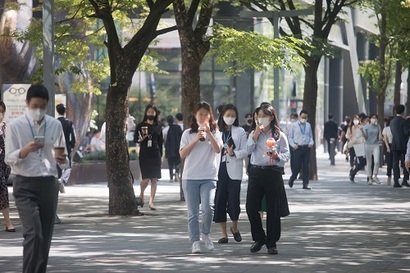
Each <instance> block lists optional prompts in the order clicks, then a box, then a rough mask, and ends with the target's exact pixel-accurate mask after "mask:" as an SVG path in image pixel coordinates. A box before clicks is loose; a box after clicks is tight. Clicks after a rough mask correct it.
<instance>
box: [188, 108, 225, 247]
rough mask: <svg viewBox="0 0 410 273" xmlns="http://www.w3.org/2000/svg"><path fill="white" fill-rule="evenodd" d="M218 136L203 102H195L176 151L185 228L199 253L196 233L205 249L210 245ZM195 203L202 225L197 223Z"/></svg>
mask: <svg viewBox="0 0 410 273" xmlns="http://www.w3.org/2000/svg"><path fill="white" fill-rule="evenodd" d="M221 149H222V139H221V134H220V132H219V130H218V129H217V126H216V123H215V119H214V117H213V114H212V107H211V106H210V105H209V104H208V103H207V102H200V103H198V104H197V105H196V106H195V108H194V111H193V116H192V119H191V121H190V124H189V128H188V129H187V130H185V131H184V132H183V134H182V137H181V144H180V155H181V158H185V163H184V171H183V172H182V188H183V190H184V195H185V200H186V205H187V209H188V232H189V240H190V242H191V243H192V253H200V252H201V246H200V243H199V239H200V233H201V237H202V240H203V241H204V243H205V247H206V249H207V250H208V251H212V250H213V249H214V245H213V243H212V240H211V237H210V233H211V223H212V217H213V209H212V205H213V197H214V196H215V195H214V193H215V181H216V180H217V179H218V167H219V162H220V155H219V154H220V152H221ZM199 205H201V210H202V225H201V230H200V227H199Z"/></svg>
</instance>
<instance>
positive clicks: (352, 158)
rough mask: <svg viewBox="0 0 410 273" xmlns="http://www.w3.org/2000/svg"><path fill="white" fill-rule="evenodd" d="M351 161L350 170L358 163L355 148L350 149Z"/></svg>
mask: <svg viewBox="0 0 410 273" xmlns="http://www.w3.org/2000/svg"><path fill="white" fill-rule="evenodd" d="M349 159H350V168H353V167H354V166H355V165H356V163H357V161H358V160H357V158H356V152H355V151H354V148H353V147H352V148H349Z"/></svg>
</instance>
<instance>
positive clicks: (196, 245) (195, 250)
mask: <svg viewBox="0 0 410 273" xmlns="http://www.w3.org/2000/svg"><path fill="white" fill-rule="evenodd" d="M192 253H193V254H197V253H201V245H200V244H199V241H196V242H194V243H193V244H192Z"/></svg>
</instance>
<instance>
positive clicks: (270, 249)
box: [268, 246, 278, 255]
mask: <svg viewBox="0 0 410 273" xmlns="http://www.w3.org/2000/svg"><path fill="white" fill-rule="evenodd" d="M268 254H271V255H278V249H277V248H276V247H274V246H273V247H268Z"/></svg>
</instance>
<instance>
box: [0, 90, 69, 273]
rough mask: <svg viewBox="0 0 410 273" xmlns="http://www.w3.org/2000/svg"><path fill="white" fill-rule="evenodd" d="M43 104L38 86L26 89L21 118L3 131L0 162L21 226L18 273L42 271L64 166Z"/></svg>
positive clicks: (60, 139)
mask: <svg viewBox="0 0 410 273" xmlns="http://www.w3.org/2000/svg"><path fill="white" fill-rule="evenodd" d="M48 100H49V96H48V91H47V89H46V88H45V87H44V86H41V85H32V86H31V87H30V88H29V89H28V90H27V96H26V105H27V112H26V114H25V115H23V116H21V117H19V118H15V119H13V120H12V121H11V122H10V123H9V126H8V128H7V131H6V156H5V162H6V163H7V165H9V166H10V167H11V173H12V174H15V175H16V178H15V179H14V183H13V195H14V200H15V204H16V207H17V210H18V213H19V216H20V220H21V224H22V226H23V237H24V242H23V273H44V272H46V269H47V261H48V253H49V250H50V245H51V238H52V235H53V229H54V218H55V215H56V208H57V200H58V182H57V181H56V176H57V163H60V164H64V163H65V162H66V156H65V155H59V154H58V153H57V152H56V151H58V149H55V151H54V148H55V147H59V146H60V145H62V146H63V147H65V139H64V133H63V128H62V126H61V123H60V122H59V121H58V120H56V119H55V118H54V117H51V116H48V115H46V110H47V104H48ZM64 150H65V149H64ZM61 152H62V153H64V154H67V152H66V151H61Z"/></svg>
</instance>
